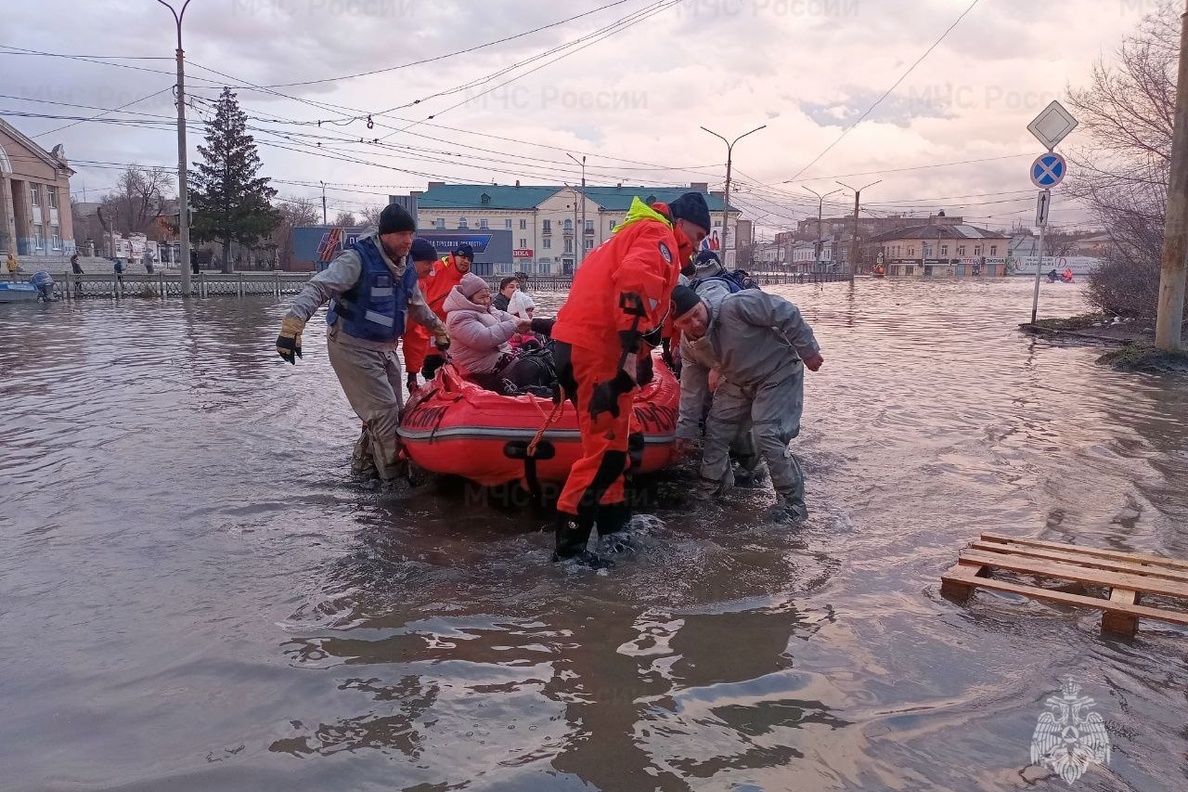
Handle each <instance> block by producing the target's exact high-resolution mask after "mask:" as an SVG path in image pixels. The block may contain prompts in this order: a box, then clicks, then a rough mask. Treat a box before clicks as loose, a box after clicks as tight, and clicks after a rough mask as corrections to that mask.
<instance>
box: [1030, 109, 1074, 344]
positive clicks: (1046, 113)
mask: <svg viewBox="0 0 1188 792" xmlns="http://www.w3.org/2000/svg"><path fill="white" fill-rule="evenodd" d="M1077 124H1078V121H1077V119H1075V118H1073V115H1072V113H1070V112H1068V111H1067V110H1065V109H1064V106H1063V105H1061V104H1060V102H1057V101H1053V102H1052V103H1051V104H1050V105H1048V106H1047V107H1045V108H1044V110H1043V112H1041V113H1040V114H1039V115H1038V116H1036V117H1035V120H1034V121H1032V122H1031V123H1030V124H1028V125H1027V131H1028V132H1030V133H1031V134H1033V135H1035V138H1036V140H1038V141H1039V142H1040V143H1043V144H1044V147H1045V148H1047V149H1048V153H1047V154H1041V155H1040V156H1038V157H1036V158H1035V162H1033V163H1031V183H1032V184H1034V185H1035V186H1036V187H1039V188H1040V192H1039V196H1038V197H1037V198H1036V204H1035V224H1036V225H1037V226H1039V260H1038V261H1036V263H1035V293H1034V294H1033V295H1032V298H1031V323H1032V324H1035V320H1036V318H1037V317H1038V315H1039V293H1040V278H1041V277H1042V275H1043V271H1044V234H1045V232H1046V231H1047V230H1048V210H1049V209H1050V208H1051V206H1052V188H1053V187H1055V186H1056V185H1058V184H1060V182H1061V181H1063V180H1064V174H1065V171H1066V170H1067V166H1066V163H1065V161H1064V157H1062V156H1060V155H1059V154H1057V153H1055V151H1053V149H1055V148H1056V146H1057V144H1059V143H1060V141H1062V140H1064V138H1065V137H1066V136H1067V135H1068V133H1069V132H1072V131H1073V129H1074V128H1075V127H1076V126H1077Z"/></svg>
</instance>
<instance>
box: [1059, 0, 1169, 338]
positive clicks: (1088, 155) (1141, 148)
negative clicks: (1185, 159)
mask: <svg viewBox="0 0 1188 792" xmlns="http://www.w3.org/2000/svg"><path fill="white" fill-rule="evenodd" d="M1179 47H1180V21H1179V6H1178V4H1175V3H1173V2H1171V0H1163V2H1162V4H1161V6H1160V8H1159V9H1158V10H1157V11H1155V12H1154V13H1152V14H1149V15H1148V16H1147V17H1145V18H1144V19H1143V22H1142V23H1141V24H1140V25H1139V27H1138V29H1137V30H1136V31H1135V32H1134V33H1132V34H1131V35H1129V36H1127V37H1125V38H1124V39H1123V41H1122V45H1121V46H1120V47H1119V49H1118V51H1117V62H1116V63H1114V64H1107V63H1105V62H1104V61H1103V60H1099V61H1098V62H1097V63H1096V65H1095V66H1094V69H1093V75H1092V77H1091V78H1090V82H1089V85H1088V86H1087V87H1085V88H1080V89H1073V88H1070V89H1069V100H1070V103H1071V104H1072V105H1073V107H1074V108H1075V110H1076V111H1077V112H1076V115H1077V116H1078V118H1079V119H1080V120H1081V124H1082V131H1083V133H1086V134H1087V135H1088V137H1089V140H1090V143H1089V144H1088V145H1087V146H1085V147H1082V148H1080V149H1077V150H1075V151H1074V152H1073V153H1072V154H1071V155H1070V157H1069V159H1070V160H1071V161H1072V162H1073V163H1074V164H1075V165H1076V166H1077V167H1076V168H1075V169H1073V174H1075V175H1074V176H1073V178H1072V179H1070V182H1069V185H1068V192H1069V194H1070V195H1071V196H1072V197H1074V198H1078V199H1080V200H1081V201H1082V202H1083V203H1084V204H1085V205H1086V206H1087V207H1088V209H1089V211H1090V214H1091V215H1092V216H1093V218H1094V220H1095V221H1096V222H1097V223H1098V224H1100V225H1101V226H1103V227H1104V228H1105V229H1106V232H1107V233H1108V234H1109V235H1110V239H1111V240H1112V242H1113V246H1112V247H1113V248H1114V249H1115V250H1114V251H1113V252H1111V253H1110V254H1109V255H1107V257H1106V259H1105V261H1104V263H1103V265H1102V266H1101V267H1100V268H1099V269H1098V271H1097V274H1095V275H1093V276H1091V278H1090V289H1089V299H1090V300H1091V301H1092V302H1093V303H1094V304H1095V305H1097V306H1098V307H1100V308H1102V309H1103V310H1108V311H1113V312H1117V311H1118V310H1120V309H1121V310H1125V311H1127V312H1129V314H1130V315H1139V316H1154V314H1155V306H1156V302H1157V300H1156V299H1150V305H1149V306H1147V305H1145V303H1144V302H1143V300H1145V299H1146V298H1145V297H1140V294H1139V293H1145V291H1146V290H1145V289H1137V290H1132V291H1135V292H1136V293H1132V294H1116V295H1115V294H1112V290H1114V289H1119V288H1121V289H1127V288H1129V287H1128V286H1127V284H1132V285H1137V284H1142V283H1147V282H1149V281H1150V280H1151V278H1152V274H1153V277H1154V281H1155V283H1156V285H1157V284H1158V280H1159V268H1160V259H1161V253H1162V247H1163V234H1162V230H1163V222H1164V217H1165V214H1166V201H1167V188H1168V182H1169V176H1170V169H1171V140H1172V129H1173V126H1174V122H1173V113H1174V110H1175V102H1176V77H1177V68H1178V58H1179ZM1095 280H1096V281H1098V283H1097V284H1096V285H1095V284H1094V281H1095ZM1155 293H1156V294H1157V293H1158V289H1157V288H1156V290H1155Z"/></svg>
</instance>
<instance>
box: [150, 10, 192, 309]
mask: <svg viewBox="0 0 1188 792" xmlns="http://www.w3.org/2000/svg"><path fill="white" fill-rule="evenodd" d="M157 2H158V3H160V4H161V5H163V6H165V7H166V8H168V9H169V10H170V12H171V13H172V14H173V21H174V22H175V23H176V25H177V211H178V216H177V224H178V236H180V237H181V291H182V296H183V297H189V296H190V188H189V183H188V179H187V176H186V174H187V166H186V56H185V52H183V51H182V19H183V18H184V17H185V15H186V7H187V6H189V5H190V0H185V2H184V3H182V7H181V11H178V10H177V9H175V8H174V7H173V6H171V5H169V3H166V2H165V0H157Z"/></svg>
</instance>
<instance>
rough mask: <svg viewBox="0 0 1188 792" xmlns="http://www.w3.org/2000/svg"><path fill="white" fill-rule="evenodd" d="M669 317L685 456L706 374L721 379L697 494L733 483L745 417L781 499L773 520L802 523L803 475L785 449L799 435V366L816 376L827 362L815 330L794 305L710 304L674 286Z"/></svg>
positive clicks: (777, 301)
mask: <svg viewBox="0 0 1188 792" xmlns="http://www.w3.org/2000/svg"><path fill="white" fill-rule="evenodd" d="M672 312H673V316H674V321H675V325H676V327H677V328H678V329H679V330H680V331H681V333H682V334H683V336H684V338H683V340H682V342H681V357H682V360H683V368H682V371H681V409H680V418H679V420H678V422H677V437H678V438H680V440H679V441H678V443H679V445H680V446H682V450H684V449H687V448H688V446H689V440H692V439H695V438H696V437H698V436H699V430H698V423H699V421H700V418H701V410H702V405H703V404H704V398H705V393H707V392H708V378H709V372H710V370H711V369H714V370H717V371H718V373H719V375H720V376H721V378H722V379H720V380H719V383H718V388H717V390H716V391H714V394H713V405H712V406H711V407H710V413H709V417H708V418H707V419H706V425H705V446H704V450H703V452H702V459H701V480H702V485H701V489H702V490H703V492H710V493H714V492H722V491H725V490H726V489H728V488H729V487H730V486H732V485H733V483H734V482H733V475H732V473H731V470H730V458H729V450H730V444H731V442H732V441H734V440H735V438H736V437H738V435H739V432H740V431H741V430H742V429H743V428H744V427H745V425H746V422H747V420H748V419H749V420H751V421H752V422H753V425H754V432H755V438H756V440H757V442H758V445H759V453H760V454H761V455H762V456H763V458H764V459H765V460H766V462H767V466H768V470H769V472H770V474H771V483H772V485H773V486H774V487H775V491H776V495H777V496H778V503H777V504H776V509H775V516H777V517H779V518H782V519H790V520H794V521H796V520H803V519H805V518H806V517H807V516H808V509H807V508H806V506H805V503H804V474H803V473H802V472H801V470H800V466H799V464H798V463H797V462H796V459H795V457H793V456H792V454H791V451H790V450H789V448H788V444H789V443H790V442H791V441H792V438H794V437H796V436H797V435H798V434H799V433H800V416H801V413H802V411H803V408H804V368H805V367H808V369H809V370H810V371H816V370H817V369H819V368H820V367H821V364H822V363H824V362H825V359H824V358H823V357H822V356H821V351H820V347H819V346H818V345H817V340H816V338H814V336H813V331H812V328H811V327H809V325H808V323H807V322H806V321H805V320H804V318H803V317H802V316H801V315H800V310H799V309H798V308H797V307H796V306H795V305H793V304H792V303H790V302H788V301H787V300H785V299H784V298H782V297H779V296H777V295H774V294H767V293H766V292H763V291H760V290H758V289H750V290H746V291H741V292H738V293H736V294H730V295H727V296H724V297H721V299H720V300H718V301H717V302H716V304H715V305H713V306H711V305H710V303H708V302H707V301H705V300H703V299H701V297H699V296H698V295H697V292H695V291H694V290H693V289H691V288H689V287H687V286H677V287H676V288H675V289H673V292H672Z"/></svg>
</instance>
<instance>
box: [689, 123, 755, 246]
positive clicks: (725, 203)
mask: <svg viewBox="0 0 1188 792" xmlns="http://www.w3.org/2000/svg"><path fill="white" fill-rule="evenodd" d="M702 129H703V130H705V131H706V132H709V133H710V134H711V135H713V136H714V137H716V138H718V140H721V141H722V142H723V143H725V144H726V190H725V191H724V193H723V198H722V255H723V256H725V255H726V238H727V236H728V234H729V226H728V225H727V222H728V218H727V214H726V213H727V212H729V211H730V164H731V154H732V152H733V151H734V144H735V143H737V142H738V141H740V140H742V139H743V138H745V137H746V136H747V135H753V134H754V133H756V132H758V131H759V130H760V129H767V124H764V125H763V126H760V127H755V128H754V129H752V130H751V131H750V132H744V133H743V134H741V135H739V136H738V137H736V138H735V139H734V140H727V139H726V138H724V137H722V136H721V135H719V134H718V133H717V132H715V131H714V130H712V129H706V128H705V127H702ZM706 231H709V229H708V228H707V229H706ZM723 263H725V262H723Z"/></svg>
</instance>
